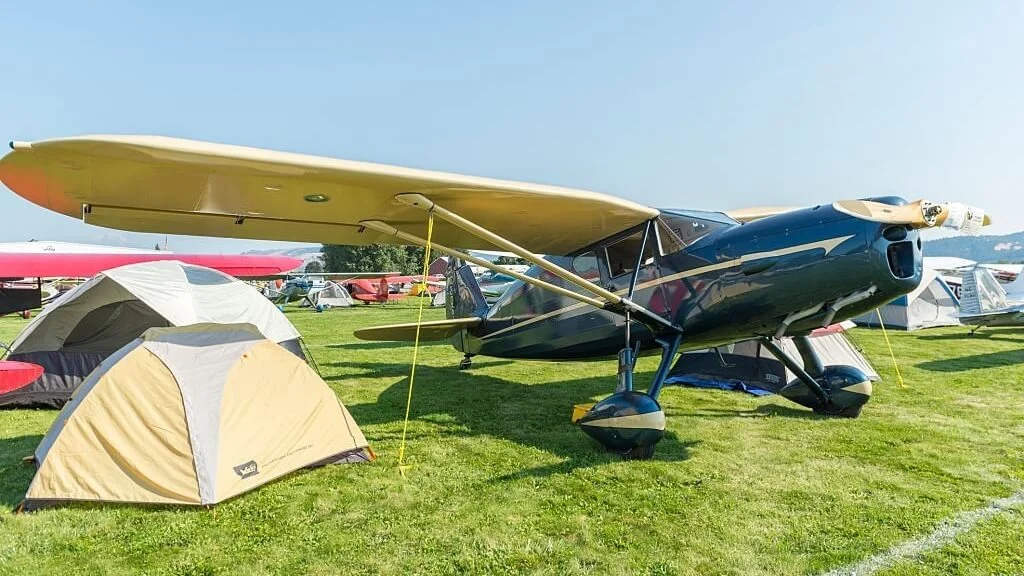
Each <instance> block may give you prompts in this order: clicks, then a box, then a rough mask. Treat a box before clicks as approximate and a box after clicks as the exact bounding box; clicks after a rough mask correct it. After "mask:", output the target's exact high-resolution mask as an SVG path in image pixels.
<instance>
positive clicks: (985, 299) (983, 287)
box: [960, 266, 1007, 316]
mask: <svg viewBox="0 0 1024 576" xmlns="http://www.w3.org/2000/svg"><path fill="white" fill-rule="evenodd" d="M961 288H962V293H961V298H960V313H961V314H963V315H968V316H970V315H976V314H984V313H986V312H992V311H994V310H999V309H1001V308H1006V307H1007V303H1006V290H1004V289H1003V287H1002V286H1000V285H999V282H998V281H997V280H996V279H995V276H993V275H992V272H990V271H989V270H988V268H985V267H984V266H975V267H974V268H972V269H970V270H968V271H967V272H964V274H963V285H962V287H961Z"/></svg>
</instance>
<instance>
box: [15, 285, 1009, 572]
mask: <svg viewBox="0 0 1024 576" xmlns="http://www.w3.org/2000/svg"><path fill="white" fill-rule="evenodd" d="M441 314H442V313H441V312H440V311H438V310H430V311H429V312H428V315H429V318H430V319H434V318H438V317H440V316H441ZM289 317H290V318H291V319H292V321H293V322H294V323H295V324H296V326H297V327H298V328H299V330H300V331H301V332H302V333H303V334H304V335H305V337H306V339H307V341H308V343H309V344H310V347H311V349H312V352H313V354H314V355H315V358H316V360H317V362H319V364H320V368H321V370H322V371H323V373H324V377H325V379H326V380H327V382H328V383H329V384H330V385H331V387H332V388H333V389H334V390H335V391H336V392H337V394H338V395H339V397H340V398H341V399H342V400H343V401H344V403H345V404H346V405H347V406H348V407H349V409H350V411H351V412H352V414H353V415H354V417H355V418H356V420H357V421H358V422H359V423H360V425H361V426H362V429H363V432H364V433H365V435H366V437H367V438H368V439H369V440H370V442H371V444H372V446H373V448H374V450H375V451H376V452H377V454H378V456H379V459H378V460H377V461H376V462H375V463H372V464H364V465H352V466H335V467H328V468H323V469H318V470H313V471H308V472H300V473H297V474H294V475H292V476H289V477H288V478H286V479H284V480H281V481H278V482H275V483H273V484H271V485H269V486H266V487H263V488H260V489H258V490H256V491H254V492H252V493H249V494H247V495H245V496H242V497H240V498H236V499H234V500H231V501H228V502H225V503H223V504H221V505H219V506H217V507H216V508H214V509H212V510H205V509H186V508H142V507H135V506H98V505H94V506H75V507H65V508H60V509H52V510H46V511H42V512H38V513H33V514H27V515H12V514H10V513H7V512H0V574H19V575H21V574H46V575H48V576H49V575H52V574H62V575H63V574H77V573H82V574H86V573H88V574H125V573H145V574H234V573H239V574H241V573H244V574H336V573H361V574H376V573H385V574H409V573H421V574H446V573H542V574H579V573H587V574H627V573H629V574H633V573H639V574H803V573H816V572H821V571H825V570H829V569H832V568H837V567H841V566H844V565H847V564H850V563H853V562H856V561H858V560H862V559H864V558H866V557H868V556H870V555H872V554H876V553H879V552H881V551H884V550H886V549H888V548H889V547H891V546H893V545H896V544H898V543H901V542H903V541H905V540H907V539H910V538H913V537H916V536H920V535H923V534H926V533H928V532H930V531H931V530H933V529H934V528H935V526H936V525H937V524H938V523H939V522H941V521H942V520H943V519H945V518H948V517H950V516H952V515H954V514H956V513H957V512H961V511H965V510H971V509H974V508H977V507H980V506H984V505H986V504H987V503H988V502H989V501H991V500H992V499H995V498H999V497H1005V496H1008V495H1010V494H1012V493H1015V492H1017V491H1019V490H1021V489H1022V487H1024V387H1022V384H1024V371H1022V370H1024V369H1022V365H1024V331H1015V330H990V331H988V332H987V333H985V332H982V334H980V335H979V336H976V337H974V338H968V337H967V336H965V335H964V332H965V330H964V329H940V330H930V331H924V332H918V333H909V334H908V333H890V336H891V337H892V339H893V345H894V348H895V351H896V356H897V358H898V359H899V360H900V367H901V369H902V370H903V375H904V377H905V379H906V382H907V387H906V388H905V389H901V388H900V387H899V386H898V385H897V384H896V379H895V375H894V372H893V370H892V364H891V361H890V360H889V357H888V352H887V350H886V347H885V342H884V340H883V339H882V335H881V333H880V332H878V331H874V330H860V329H858V330H855V331H854V332H853V338H854V340H855V341H856V342H857V343H858V344H859V345H861V346H862V347H863V348H864V349H865V350H866V353H867V355H868V357H869V358H870V359H871V360H872V361H873V362H874V364H875V366H876V367H877V369H878V370H879V371H880V372H881V374H882V376H883V378H884V383H882V384H880V385H878V386H877V387H876V395H875V398H874V399H873V400H872V402H871V403H870V404H868V406H867V407H866V408H865V410H864V413H863V415H862V416H861V418H859V419H857V420H837V419H825V418H818V417H815V416H813V415H812V414H811V413H810V412H809V411H807V410H805V409H803V408H800V407H799V406H796V405H794V404H790V403H788V402H786V401H785V400H782V399H780V398H775V397H768V398H754V397H750V396H746V395H743V394H738V393H729V392H717V391H706V390H691V389H682V388H674V387H673V388H669V389H667V390H666V391H665V392H664V393H663V395H662V398H661V399H662V404H663V406H664V408H665V411H666V413H667V414H668V426H669V429H668V435H667V437H666V439H665V440H664V441H663V442H662V443H661V444H660V445H659V447H658V452H657V454H656V455H655V459H654V460H652V461H649V462H624V461H621V460H620V459H619V458H617V457H615V456H612V455H609V454H606V453H603V452H601V451H600V450H598V449H597V447H596V446H595V444H594V443H593V442H592V441H591V440H589V439H588V438H587V437H586V436H585V435H584V434H583V433H581V432H580V431H579V430H578V429H576V428H574V427H573V426H571V425H570V424H569V422H568V420H569V414H570V412H571V407H572V405H573V404H574V403H579V402H584V401H588V400H591V401H592V400H597V399H600V398H601V397H603V396H605V395H607V394H608V393H609V392H610V390H611V388H612V387H613V380H614V372H615V365H614V363H613V362H561V363H542V362H527V361H516V362H510V361H505V360H499V359H478V360H477V362H476V363H475V367H474V369H473V370H471V371H468V372H459V371H457V370H456V369H455V365H456V364H457V362H458V361H459V359H460V355H459V354H458V353H457V352H456V351H455V350H453V349H452V348H450V347H449V346H446V345H429V346H425V347H424V348H423V349H422V350H421V353H420V358H421V367H420V369H419V370H418V371H417V377H416V389H415V393H414V398H413V406H412V421H411V423H410V425H409V448H408V451H407V454H408V460H409V462H410V463H411V464H412V465H413V466H412V468H411V470H410V471H409V474H408V478H407V479H403V478H402V477H401V475H399V473H398V471H397V469H396V464H397V450H398V445H399V439H400V436H401V431H402V416H403V414H404V410H405V399H406V385H407V377H408V368H409V361H410V358H411V355H412V348H411V347H410V346H408V345H403V344H391V343H365V342H359V341H357V340H355V339H354V338H353V337H352V335H351V333H352V329H353V328H355V327H358V326H365V325H371V324H376V323H393V322H404V321H411V320H414V319H415V310H414V309H413V308H411V307H408V306H406V305H398V306H394V307H390V308H388V309H383V310H382V309H380V308H378V307H372V308H371V307H356V308H352V309H346V310H332V311H330V312H328V313H324V314H315V313H312V312H309V311H300V310H295V311H290V312H289ZM24 323H25V321H24V320H20V319H16V318H3V319H0V340H3V341H8V342H9V341H10V340H12V339H13V337H14V335H15V334H16V333H17V332H18V330H20V329H21V327H22V326H23V325H24ZM655 363H656V359H654V358H644V359H642V360H641V361H640V372H641V374H638V376H637V378H638V382H643V381H645V380H646V379H649V377H650V375H651V373H652V372H653V370H654V367H655ZM55 415H56V413H55V412H52V411H8V412H0V505H2V506H3V507H4V508H9V507H11V506H14V505H15V504H16V503H17V502H18V501H19V500H20V499H21V497H22V495H23V494H24V492H25V490H26V488H27V487H28V484H29V481H30V479H31V477H32V469H31V468H30V467H28V466H25V465H23V464H21V463H20V462H19V460H20V458H21V457H22V456H25V455H28V454H30V453H31V452H32V450H33V448H34V447H35V444H36V443H37V442H38V441H39V439H40V437H41V436H42V434H44V433H45V431H46V429H47V427H48V426H49V424H50V423H51V422H52V420H53V418H54V416H55ZM1022 529H1024V520H1022V517H1021V514H1020V513H1019V512H1007V513H1004V514H1002V515H1000V516H998V517H996V518H993V519H991V520H989V521H987V522H985V523H984V524H981V525H979V526H978V527H976V528H975V530H974V531H972V532H970V533H968V534H966V535H964V536H962V537H960V538H958V539H957V540H956V541H955V542H954V543H952V544H951V545H949V546H947V547H945V548H942V549H940V550H936V551H933V552H931V553H928V554H926V555H924V556H922V557H920V558H915V559H911V560H907V561H904V562H901V563H899V564H897V565H896V566H894V567H892V569H891V573H892V574H915V573H925V574H945V573H964V574H976V573H999V572H1005V573H1013V572H1014V571H1016V572H1018V573H1019V572H1021V571H1024V567H1022V563H1024V558H1022V556H1021V554H1022V553H1021V549H1022V548H1024V540H1022V537H1021V533H1022V531H1024V530H1022Z"/></svg>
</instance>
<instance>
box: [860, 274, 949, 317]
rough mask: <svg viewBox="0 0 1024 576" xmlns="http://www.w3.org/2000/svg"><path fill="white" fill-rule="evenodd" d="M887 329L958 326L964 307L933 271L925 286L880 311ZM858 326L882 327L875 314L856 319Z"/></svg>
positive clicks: (926, 278) (928, 276) (923, 284)
mask: <svg viewBox="0 0 1024 576" xmlns="http://www.w3.org/2000/svg"><path fill="white" fill-rule="evenodd" d="M878 312H880V313H881V315H882V322H884V323H885V327H886V328H896V329H899V330H919V329H921V328H934V327H936V326H957V325H959V324H960V320H958V319H957V316H958V315H959V313H960V303H959V301H957V298H956V294H955V293H954V292H953V290H952V289H951V288H950V287H949V285H948V284H946V282H945V280H943V279H942V277H941V276H939V274H938V272H936V271H935V270H932V269H930V268H925V269H924V277H923V278H922V279H921V284H920V285H919V286H918V287H917V289H916V290H914V291H913V292H911V293H910V294H906V295H904V296H900V297H899V298H897V299H895V300H893V301H892V302H889V303H888V304H886V305H885V306H882V307H881V308H879V310H878ZM853 321H854V322H856V323H857V325H858V326H878V313H876V312H875V311H874V310H872V311H871V312H868V313H866V314H861V315H860V316H858V317H856V318H854V319H853Z"/></svg>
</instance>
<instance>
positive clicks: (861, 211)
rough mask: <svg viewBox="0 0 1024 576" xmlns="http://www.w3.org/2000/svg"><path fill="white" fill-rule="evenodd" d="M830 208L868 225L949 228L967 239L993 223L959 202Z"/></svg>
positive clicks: (864, 203)
mask: <svg viewBox="0 0 1024 576" xmlns="http://www.w3.org/2000/svg"><path fill="white" fill-rule="evenodd" d="M832 206H833V207H834V208H835V209H836V210H838V211H840V212H844V213H846V214H849V215H850V216H854V217H857V218H861V219H864V220H869V221H871V222H880V223H883V224H901V225H904V226H910V227H911V228H934V227H941V228H952V229H954V230H959V231H960V232H963V233H964V234H970V235H977V234H980V233H981V227H982V226H988V225H989V224H991V223H992V219H991V218H990V217H989V216H988V215H987V214H985V211H984V210H982V209H981V208H975V207H974V206H968V205H966V204H961V203H959V202H946V203H944V204H939V203H936V202H929V201H928V200H918V201H916V202H910V203H909V204H904V205H902V206H893V205H890V204H883V203H881V202H873V201H871V200H841V201H839V202H835V203H833V204H832Z"/></svg>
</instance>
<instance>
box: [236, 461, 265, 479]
mask: <svg viewBox="0 0 1024 576" xmlns="http://www.w3.org/2000/svg"><path fill="white" fill-rule="evenodd" d="M234 470H235V474H238V477H239V478H241V479H242V480H245V479H246V478H248V477H250V476H255V475H257V474H259V473H260V468H259V466H257V465H256V461H255V460H249V461H248V462H246V463H244V464H239V465H238V466H235V468H234Z"/></svg>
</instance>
